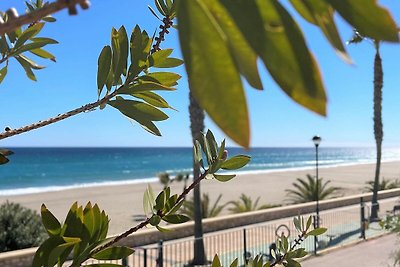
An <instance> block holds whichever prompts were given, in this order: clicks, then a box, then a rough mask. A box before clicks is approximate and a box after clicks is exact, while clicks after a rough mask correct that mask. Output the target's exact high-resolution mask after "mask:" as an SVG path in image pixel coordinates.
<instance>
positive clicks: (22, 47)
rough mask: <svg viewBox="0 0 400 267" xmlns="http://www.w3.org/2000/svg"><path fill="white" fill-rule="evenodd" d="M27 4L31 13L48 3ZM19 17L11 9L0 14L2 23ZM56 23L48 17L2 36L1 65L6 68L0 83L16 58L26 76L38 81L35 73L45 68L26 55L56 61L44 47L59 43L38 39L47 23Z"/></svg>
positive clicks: (34, 2) (40, 0)
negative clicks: (10, 61) (12, 60)
mask: <svg viewBox="0 0 400 267" xmlns="http://www.w3.org/2000/svg"><path fill="white" fill-rule="evenodd" d="M25 4H26V7H27V13H29V12H33V11H35V10H37V9H40V8H42V7H43V6H46V5H47V4H48V3H47V2H43V1H42V0H32V1H25ZM17 17H18V13H17V11H16V10H15V9H14V8H10V9H8V10H7V11H6V12H0V23H5V22H9V21H12V20H13V19H15V18H17ZM54 21H55V19H54V18H53V17H51V16H46V17H43V18H42V19H41V20H40V21H36V22H34V23H32V24H30V25H29V26H27V27H24V28H23V27H19V28H17V29H15V30H14V31H11V32H8V33H6V34H4V35H1V36H0V54H1V59H0V63H4V62H5V66H4V67H2V68H1V69H0V83H1V82H2V81H3V80H4V78H5V77H6V75H7V69H8V62H9V60H10V58H15V59H16V61H17V62H18V63H19V64H20V65H21V66H22V68H23V69H24V70H25V73H26V76H27V77H28V78H29V79H31V80H33V81H36V76H35V74H34V72H33V71H34V70H40V69H43V68H44V66H41V65H39V64H37V63H36V62H35V61H33V60H32V59H31V58H29V57H28V56H27V55H26V53H30V54H33V55H35V56H37V57H40V58H43V59H49V60H51V61H54V62H55V61H56V59H55V56H54V55H52V54H51V53H50V52H48V51H46V50H45V49H43V47H45V46H47V45H50V44H57V43H58V42H57V41H56V40H54V39H51V38H45V37H37V35H38V34H39V33H40V32H41V30H42V29H43V27H44V25H45V23H46V22H54Z"/></svg>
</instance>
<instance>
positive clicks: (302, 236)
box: [270, 232, 306, 267]
mask: <svg viewBox="0 0 400 267" xmlns="http://www.w3.org/2000/svg"><path fill="white" fill-rule="evenodd" d="M305 234H306V232H302V233H301V234H300V235H298V239H295V240H293V244H292V245H291V246H290V249H289V251H288V252H290V251H293V250H294V249H295V247H296V246H298V245H300V244H301V242H303V241H304V236H305ZM288 252H286V253H285V254H283V255H282V256H280V257H279V258H278V259H276V261H274V262H273V263H271V265H270V267H273V266H275V265H277V264H281V263H282V262H283V260H284V259H285V256H286V254H288Z"/></svg>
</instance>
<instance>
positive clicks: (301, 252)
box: [211, 216, 327, 267]
mask: <svg viewBox="0 0 400 267" xmlns="http://www.w3.org/2000/svg"><path fill="white" fill-rule="evenodd" d="M311 222H312V217H311V216H310V217H309V218H308V219H307V222H305V220H304V218H303V217H300V216H298V217H295V218H294V219H293V223H294V226H295V228H296V230H297V231H298V236H297V238H295V239H294V240H293V241H290V240H289V239H288V238H287V237H286V236H285V235H281V236H277V239H276V241H275V243H276V245H277V247H276V250H271V253H272V257H273V258H274V261H273V262H272V263H271V262H265V263H264V261H263V256H262V255H257V256H256V257H255V258H254V259H250V260H249V262H248V263H247V264H246V267H272V266H282V265H283V266H288V267H298V266H301V265H300V263H299V262H298V261H297V259H299V258H304V257H305V256H307V252H306V251H305V249H304V248H298V246H299V245H301V243H302V242H303V241H304V240H305V239H306V238H307V237H309V236H318V235H321V234H323V233H325V232H326V230H327V229H326V228H316V229H313V230H311V229H310V227H311ZM211 266H212V267H222V265H221V262H220V260H219V257H218V255H215V257H214V259H213V262H212V265H211ZM230 267H238V259H236V260H234V261H233V262H232V263H231V265H230Z"/></svg>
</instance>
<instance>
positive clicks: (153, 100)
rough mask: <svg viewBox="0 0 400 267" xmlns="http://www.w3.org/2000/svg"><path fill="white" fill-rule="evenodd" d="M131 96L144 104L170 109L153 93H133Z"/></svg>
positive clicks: (163, 100)
mask: <svg viewBox="0 0 400 267" xmlns="http://www.w3.org/2000/svg"><path fill="white" fill-rule="evenodd" d="M132 96H134V97H137V98H140V99H142V100H144V101H145V102H147V103H149V104H150V105H153V106H155V107H159V108H171V107H170V105H169V104H168V103H167V101H165V99H164V98H162V97H161V96H159V95H157V94H155V93H153V92H142V93H134V94H132Z"/></svg>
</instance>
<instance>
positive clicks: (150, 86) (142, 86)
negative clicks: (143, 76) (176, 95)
mask: <svg viewBox="0 0 400 267" xmlns="http://www.w3.org/2000/svg"><path fill="white" fill-rule="evenodd" d="M154 90H162V91H174V90H176V89H175V88H173V87H168V86H165V85H162V84H159V83H158V82H140V83H135V84H133V85H129V86H124V87H123V88H121V89H120V90H118V94H121V95H122V94H127V95H131V94H134V93H142V92H147V91H154Z"/></svg>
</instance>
